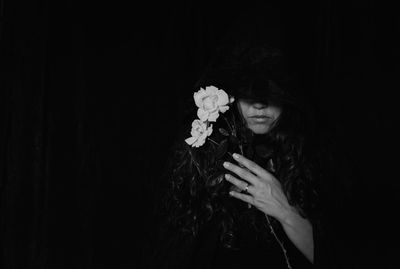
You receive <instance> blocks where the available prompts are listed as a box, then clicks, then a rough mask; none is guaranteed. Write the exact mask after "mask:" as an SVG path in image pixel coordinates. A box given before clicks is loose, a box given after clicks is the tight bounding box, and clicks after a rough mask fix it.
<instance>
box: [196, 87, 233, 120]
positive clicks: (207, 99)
mask: <svg viewBox="0 0 400 269" xmlns="http://www.w3.org/2000/svg"><path fill="white" fill-rule="evenodd" d="M193 97H194V101H195V103H196V105H197V107H198V108H199V109H198V110H197V116H198V117H199V119H200V120H201V121H211V122H213V121H214V122H215V121H216V120H217V118H218V116H219V112H222V113H224V112H225V111H227V110H228V109H229V106H228V104H229V96H228V94H227V93H226V92H225V91H223V90H219V89H218V88H216V87H215V86H208V87H206V89H205V90H204V89H203V88H200V90H199V91H198V92H195V93H194V95H193Z"/></svg>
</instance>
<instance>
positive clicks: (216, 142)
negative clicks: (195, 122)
mask: <svg viewBox="0 0 400 269" xmlns="http://www.w3.org/2000/svg"><path fill="white" fill-rule="evenodd" d="M207 139H208V140H210V141H211V142H213V143H214V144H215V145H217V146H219V144H218V143H217V142H215V141H214V140H212V139H211V138H207Z"/></svg>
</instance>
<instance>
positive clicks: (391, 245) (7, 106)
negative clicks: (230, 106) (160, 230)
mask: <svg viewBox="0 0 400 269" xmlns="http://www.w3.org/2000/svg"><path fill="white" fill-rule="evenodd" d="M165 2H166V1H165ZM215 2H216V1H215ZM304 2H306V3H304ZM260 3H261V2H260ZM260 3H258V6H257V8H255V9H254V8H253V9H252V7H253V5H254V3H253V2H247V1H246V3H245V2H244V1H241V3H237V4H234V3H230V2H219V3H218V4H216V3H213V2H212V1H186V2H185V3H180V2H175V3H173V2H169V3H157V2H148V3H146V4H143V3H139V2H134V1H109V2H100V1H94V0H87V1H77V0H76V1H62V2H61V1H44V0H43V1H32V0H30V1H28V0H13V1H10V0H2V1H1V14H0V15H1V25H0V27H1V28H0V42H1V43H0V48H1V51H0V53H1V54H0V66H1V77H0V79H1V84H0V108H1V113H0V198H1V200H0V210H1V226H0V227H1V230H0V245H1V256H0V257H1V259H0V266H1V268H7V269H8V268H110V267H112V268H128V267H129V268H132V267H133V268H135V266H139V265H140V263H141V257H142V249H143V245H144V244H146V242H148V240H147V238H148V237H150V236H151V234H152V233H153V229H154V226H155V225H156V224H155V223H152V221H151V220H152V218H151V217H150V216H151V214H150V211H151V208H152V206H153V204H154V201H155V198H156V196H157V195H156V194H157V190H158V187H157V186H158V181H157V179H158V177H159V175H160V173H161V171H162V169H163V166H164V163H165V159H166V158H167V155H168V151H169V148H170V146H171V143H172V141H173V139H174V138H175V136H176V134H177V129H178V128H179V127H180V121H181V119H182V108H183V106H184V100H185V99H187V98H190V96H191V95H192V93H193V90H194V89H193V84H194V82H195V81H196V79H197V78H198V76H199V75H200V74H201V71H202V70H203V68H204V67H205V64H206V63H207V61H208V60H209V59H210V57H211V56H212V53H213V49H214V47H215V45H216V44H217V43H218V41H219V40H220V38H221V37H222V36H224V35H225V34H226V33H227V32H228V30H229V29H230V27H232V25H234V23H235V22H236V21H238V20H239V21H240V19H242V20H243V16H244V14H246V12H248V11H250V14H254V16H250V17H245V18H252V20H250V22H249V25H252V23H255V24H254V25H255V26H254V27H259V28H260V29H264V28H265V35H268V34H269V31H270V27H271V23H274V22H276V20H275V19H277V20H278V21H280V23H281V24H282V25H283V28H284V29H285V30H284V33H285V34H284V36H285V47H286V49H287V52H288V55H289V56H290V59H291V61H292V64H293V66H294V67H295V68H296V69H297V70H298V72H299V73H300V76H301V81H302V83H303V85H306V88H307V89H308V90H309V94H310V96H312V98H313V100H314V101H315V103H316V104H317V111H318V119H319V124H320V126H321V127H322V128H324V129H325V130H327V132H329V133H331V134H332V136H333V137H334V138H335V141H336V143H337V144H338V145H339V146H340V147H339V150H338V152H340V154H339V158H341V157H343V160H345V162H346V164H347V165H348V167H350V168H351V169H350V170H351V173H350V172H348V171H347V170H341V169H340V168H338V169H337V174H338V175H339V178H342V179H343V180H342V181H340V182H328V183H327V186H328V188H329V190H330V194H329V197H330V198H329V199H330V200H331V202H332V205H333V206H332V208H340V209H337V210H336V211H335V210H333V211H332V213H331V217H332V219H333V225H332V234H333V235H334V236H333V237H334V238H335V243H334V245H335V247H336V249H337V253H338V254H337V255H338V256H337V259H338V260H340V263H341V264H342V266H343V267H344V268H389V267H390V266H392V265H393V264H395V259H396V256H395V255H396V254H397V253H398V246H396V244H395V243H397V240H396V239H397V235H398V232H397V231H396V230H397V229H398V228H397V227H398V224H399V223H398V221H397V220H396V215H397V211H398V210H396V205H397V204H399V198H398V197H399V194H398V193H399V192H398V191H399V187H400V184H399V183H398V175H397V167H398V163H397V154H398V150H397V136H396V135H395V133H394V129H395V127H396V123H397V119H396V113H395V111H396V108H397V106H398V105H397V99H396V92H397V91H398V89H399V82H398V78H399V60H400V59H399V58H400V57H399V50H398V48H399V47H400V46H399V45H400V43H399V41H398V40H397V37H398V36H399V30H400V19H399V16H398V14H397V12H396V9H395V8H394V6H390V5H387V4H385V3H381V2H380V1H372V0H369V1H361V0H349V1H333V0H326V1H293V2H291V1H278V2H277V3H274V5H273V6H274V7H275V8H277V9H278V10H280V11H279V13H276V12H271V5H272V2H271V3H269V2H267V1H264V2H263V4H260ZM251 10H257V12H255V13H252V12H254V11H251ZM274 10H276V9H274ZM336 205H338V206H336Z"/></svg>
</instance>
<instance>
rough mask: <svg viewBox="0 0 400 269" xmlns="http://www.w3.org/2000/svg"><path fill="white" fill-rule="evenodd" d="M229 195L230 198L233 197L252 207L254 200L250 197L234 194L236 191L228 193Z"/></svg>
mask: <svg viewBox="0 0 400 269" xmlns="http://www.w3.org/2000/svg"><path fill="white" fill-rule="evenodd" d="M229 195H230V196H232V197H235V198H237V199H239V200H242V201H243V202H246V203H248V204H251V205H254V198H253V196H251V195H247V194H243V193H240V192H236V191H231V192H229Z"/></svg>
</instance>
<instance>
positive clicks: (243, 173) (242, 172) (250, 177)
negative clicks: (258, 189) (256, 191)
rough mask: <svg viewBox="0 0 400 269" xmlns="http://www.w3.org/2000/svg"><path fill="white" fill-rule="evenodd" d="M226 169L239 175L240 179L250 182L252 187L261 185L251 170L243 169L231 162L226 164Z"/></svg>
mask: <svg viewBox="0 0 400 269" xmlns="http://www.w3.org/2000/svg"><path fill="white" fill-rule="evenodd" d="M224 167H225V168H226V169H227V170H229V171H231V172H233V173H235V174H236V175H238V176H239V177H241V178H242V179H244V180H246V181H248V182H249V183H251V184H252V185H256V184H258V183H259V180H258V179H257V177H256V176H255V175H254V174H252V173H251V172H250V171H249V170H247V169H244V168H241V167H239V166H237V165H235V164H233V163H230V162H224Z"/></svg>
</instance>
